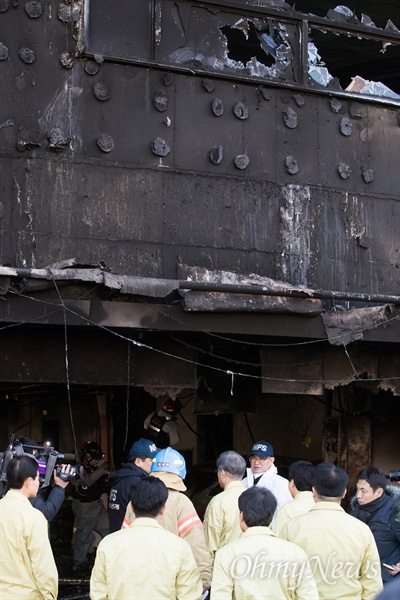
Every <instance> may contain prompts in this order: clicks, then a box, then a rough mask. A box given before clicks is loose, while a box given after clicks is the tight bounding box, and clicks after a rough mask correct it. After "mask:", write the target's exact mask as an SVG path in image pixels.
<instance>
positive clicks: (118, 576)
mask: <svg viewBox="0 0 400 600" xmlns="http://www.w3.org/2000/svg"><path fill="white" fill-rule="evenodd" d="M130 497H131V502H132V504H133V506H134V510H135V512H136V519H135V520H134V521H133V523H132V524H131V526H130V527H128V528H127V529H124V530H119V531H115V532H114V533H111V534H110V535H108V536H106V537H105V538H104V539H103V540H102V541H101V542H100V544H99V548H98V550H97V555H96V561H95V564H94V567H93V571H92V576H91V578H90V598H91V600H132V599H133V598H138V599H139V598H140V600H155V599H157V600H172V599H173V598H175V599H177V600H200V598H201V590H202V586H201V580H200V574H199V570H198V568H197V565H196V562H195V560H194V557H193V554H192V552H191V550H190V546H189V544H187V542H185V541H184V540H182V539H180V538H179V537H178V536H176V535H173V534H172V533H170V532H169V531H166V530H165V529H164V528H163V527H161V525H160V524H159V522H158V521H159V519H160V517H161V515H162V513H163V512H164V510H165V503H166V500H167V498H168V490H167V488H166V487H165V485H164V484H163V482H162V481H160V480H159V479H156V478H155V477H145V478H144V479H141V480H139V481H138V482H137V483H135V484H134V485H133V486H132V490H131V494H130Z"/></svg>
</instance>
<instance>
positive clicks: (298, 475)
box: [288, 460, 315, 492]
mask: <svg viewBox="0 0 400 600" xmlns="http://www.w3.org/2000/svg"><path fill="white" fill-rule="evenodd" d="M314 469H315V467H314V465H313V464H312V463H311V462H310V461H308V460H297V461H296V462H294V463H292V464H291V465H290V467H289V472H288V479H289V481H292V480H293V483H294V485H295V486H296V488H297V489H298V491H299V492H311V490H312V476H313V472H314Z"/></svg>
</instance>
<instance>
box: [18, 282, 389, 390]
mask: <svg viewBox="0 0 400 600" xmlns="http://www.w3.org/2000/svg"><path fill="white" fill-rule="evenodd" d="M12 293H13V294H16V295H19V296H22V297H24V298H29V299H30V300H32V301H34V302H39V303H43V304H46V305H50V306H54V303H53V302H49V301H47V300H40V299H38V298H33V297H32V296H25V295H23V294H19V293H18V292H15V291H13V292H12ZM63 308H64V310H65V312H68V313H70V314H71V315H74V316H75V317H78V318H79V319H81V320H82V321H84V322H85V323H87V324H90V325H93V326H94V327H97V328H99V329H101V330H102V331H106V332H108V333H110V334H111V335H113V336H115V337H117V338H120V339H122V340H126V341H128V342H130V343H131V344H133V345H134V346H137V347H139V348H145V349H146V350H150V351H152V352H155V353H157V354H161V355H164V356H168V357H170V358H173V359H175V360H180V361H183V362H185V363H187V364H192V365H196V366H200V367H204V368H205V369H209V370H211V371H217V372H219V373H225V374H226V375H231V376H232V374H233V375H234V376H236V377H244V378H247V379H259V380H265V381H280V382H283V383H321V380H320V379H294V378H284V377H267V376H262V375H251V374H249V373H241V372H239V371H228V370H227V369H222V368H220V367H213V366H211V365H207V364H203V363H201V362H198V361H194V360H190V359H188V358H184V357H182V356H177V355H175V354H172V353H171V352H166V351H165V350H160V349H158V348H154V347H152V346H149V345H148V344H144V343H143V342H138V341H137V340H133V339H131V338H128V337H126V336H124V335H122V334H121V333H118V332H116V331H114V330H112V329H110V328H108V327H105V326H104V325H101V324H100V323H96V322H95V321H91V320H90V319H89V318H88V317H85V316H84V315H81V314H80V313H78V312H76V311H74V310H72V309H71V308H68V307H67V306H66V305H65V304H63ZM399 318H400V317H398V316H397V317H393V318H391V319H387V320H386V321H384V322H381V323H379V324H378V325H376V327H374V329H375V328H377V327H382V326H385V325H386V324H387V323H389V322H390V321H393V320H398V319H399ZM371 329H372V328H371V327H366V328H365V329H361V330H360V331H359V332H360V333H361V332H362V331H369V330H371ZM201 333H207V332H203V331H202V332H201ZM341 337H342V336H337V338H341ZM318 341H319V340H318ZM325 342H328V340H325ZM387 379H390V380H393V381H396V380H400V376H398V377H396V376H385V377H383V378H381V377H376V378H358V379H357V380H358V381H365V382H373V381H377V382H379V381H383V380H387ZM324 382H325V383H327V384H332V385H335V384H336V385H341V384H342V379H329V380H328V379H326V380H324Z"/></svg>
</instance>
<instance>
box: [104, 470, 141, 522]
mask: <svg viewBox="0 0 400 600" xmlns="http://www.w3.org/2000/svg"><path fill="white" fill-rule="evenodd" d="M147 476H148V473H146V471H144V470H143V469H141V468H140V467H138V466H137V465H134V464H133V463H123V464H122V465H121V468H120V469H119V470H118V471H114V472H113V473H110V475H109V477H108V483H109V485H110V488H111V489H110V497H109V501H108V516H109V518H110V533H113V532H114V531H118V530H119V529H121V525H122V521H123V520H124V517H125V512H126V507H127V506H128V503H129V502H130V492H131V487H132V485H133V484H134V483H136V482H137V481H139V480H140V479H143V478H144V477H147Z"/></svg>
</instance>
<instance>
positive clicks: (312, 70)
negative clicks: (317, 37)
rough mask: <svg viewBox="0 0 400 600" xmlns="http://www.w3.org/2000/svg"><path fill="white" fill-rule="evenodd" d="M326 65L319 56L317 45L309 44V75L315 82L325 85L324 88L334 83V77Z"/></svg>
mask: <svg viewBox="0 0 400 600" xmlns="http://www.w3.org/2000/svg"><path fill="white" fill-rule="evenodd" d="M324 65H325V63H324V62H323V60H322V59H321V57H320V55H319V54H318V50H317V48H316V46H315V44H313V43H312V42H309V44H308V73H309V75H310V77H311V78H312V79H313V80H314V81H316V82H317V83H319V84H320V85H323V86H324V87H327V85H328V83H329V82H330V81H332V79H333V77H332V75H331V74H330V73H329V71H328V69H327V68H326V67H325V66H324Z"/></svg>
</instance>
